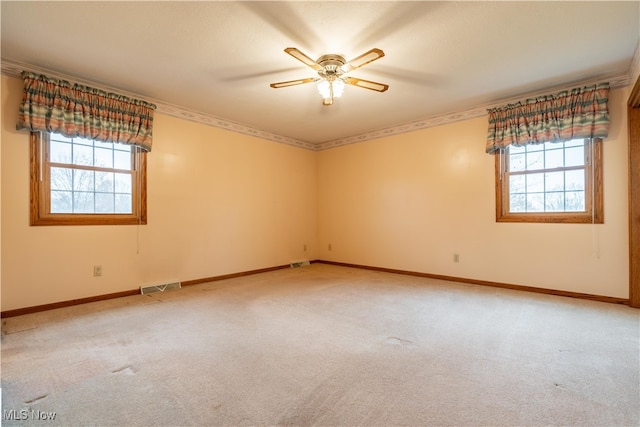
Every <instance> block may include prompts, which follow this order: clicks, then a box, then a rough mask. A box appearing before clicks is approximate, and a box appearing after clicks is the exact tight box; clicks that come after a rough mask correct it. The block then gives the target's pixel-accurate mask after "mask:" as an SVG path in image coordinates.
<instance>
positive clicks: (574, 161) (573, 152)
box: [565, 146, 584, 167]
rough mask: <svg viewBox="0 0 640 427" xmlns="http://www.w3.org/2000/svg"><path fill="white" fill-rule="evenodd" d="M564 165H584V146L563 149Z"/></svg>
mask: <svg viewBox="0 0 640 427" xmlns="http://www.w3.org/2000/svg"><path fill="white" fill-rule="evenodd" d="M565 155H566V166H568V167H571V166H583V165H584V146H580V147H573V148H567V149H566V150H565Z"/></svg>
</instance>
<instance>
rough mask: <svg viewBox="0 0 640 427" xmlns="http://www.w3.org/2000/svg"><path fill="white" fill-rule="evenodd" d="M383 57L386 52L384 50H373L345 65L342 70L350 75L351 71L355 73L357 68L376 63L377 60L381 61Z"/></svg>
mask: <svg viewBox="0 0 640 427" xmlns="http://www.w3.org/2000/svg"><path fill="white" fill-rule="evenodd" d="M383 56H384V52H383V51H382V50H380V49H376V48H373V49H371V50H370V51H368V52H365V53H363V54H362V55H360V56H358V57H357V58H353V59H352V60H351V61H349V62H347V63H346V64H344V65H343V66H342V70H344V72H345V73H348V72H349V71H353V70H355V69H356V68H360V67H363V66H365V65H367V64H368V63H370V62H373V61H375V60H376V59H380V58H382V57H383Z"/></svg>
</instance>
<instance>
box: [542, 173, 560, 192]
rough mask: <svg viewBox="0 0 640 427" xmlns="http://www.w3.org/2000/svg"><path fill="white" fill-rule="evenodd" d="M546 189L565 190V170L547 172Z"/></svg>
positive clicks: (545, 175) (545, 177)
mask: <svg viewBox="0 0 640 427" xmlns="http://www.w3.org/2000/svg"><path fill="white" fill-rule="evenodd" d="M544 191H564V172H562V171H560V172H549V173H545V174H544Z"/></svg>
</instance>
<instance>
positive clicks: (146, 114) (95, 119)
mask: <svg viewBox="0 0 640 427" xmlns="http://www.w3.org/2000/svg"><path fill="white" fill-rule="evenodd" d="M22 78H23V80H24V96H23V100H22V104H21V105H20V111H19V113H18V124H17V129H29V130H32V131H45V132H56V133H60V134H62V135H65V136H67V137H70V138H73V137H81V138H87V139H95V140H98V141H103V142H119V143H123V144H131V145H135V146H138V147H141V148H142V149H144V150H147V151H151V144H152V130H153V110H154V109H155V108H156V106H155V105H153V104H149V103H147V102H145V101H139V100H135V99H131V98H128V97H126V96H122V95H117V94H114V93H108V92H105V91H103V90H100V89H94V88H91V87H87V86H82V85H79V84H71V83H69V82H67V81H65V80H58V79H54V78H50V77H47V76H44V75H41V74H33V73H30V72H26V71H25V72H23V73H22Z"/></svg>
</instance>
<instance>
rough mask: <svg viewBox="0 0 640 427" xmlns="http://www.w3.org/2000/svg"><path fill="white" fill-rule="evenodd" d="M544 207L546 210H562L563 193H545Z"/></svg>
mask: <svg viewBox="0 0 640 427" xmlns="http://www.w3.org/2000/svg"><path fill="white" fill-rule="evenodd" d="M544 209H545V211H547V212H563V211H564V210H565V209H564V193H563V192H557V193H547V194H546V197H545V201H544Z"/></svg>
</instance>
